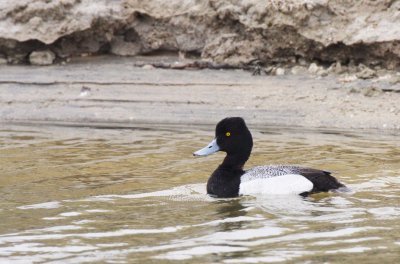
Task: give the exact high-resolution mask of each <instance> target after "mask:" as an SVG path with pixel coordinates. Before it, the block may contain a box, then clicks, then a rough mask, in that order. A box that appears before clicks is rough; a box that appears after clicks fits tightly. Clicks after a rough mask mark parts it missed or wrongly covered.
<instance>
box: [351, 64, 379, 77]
mask: <svg viewBox="0 0 400 264" xmlns="http://www.w3.org/2000/svg"><path fill="white" fill-rule="evenodd" d="M360 70H361V71H359V72H358V73H356V76H357V78H359V79H363V80H366V79H372V78H375V77H377V76H378V75H377V74H376V71H374V70H372V69H370V68H368V67H367V66H364V67H360Z"/></svg>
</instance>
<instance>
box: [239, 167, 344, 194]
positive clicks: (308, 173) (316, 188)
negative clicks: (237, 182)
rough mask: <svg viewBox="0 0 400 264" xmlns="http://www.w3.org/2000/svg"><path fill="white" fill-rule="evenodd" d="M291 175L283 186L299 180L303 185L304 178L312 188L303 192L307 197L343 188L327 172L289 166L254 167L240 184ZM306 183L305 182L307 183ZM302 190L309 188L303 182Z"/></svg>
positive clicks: (242, 178) (245, 174)
mask: <svg viewBox="0 0 400 264" xmlns="http://www.w3.org/2000/svg"><path fill="white" fill-rule="evenodd" d="M286 175H291V176H290V177H285V178H287V179H288V181H285V184H289V183H290V184H292V183H294V180H295V179H296V181H297V180H299V182H300V183H302V184H303V182H302V181H301V178H303V177H304V178H306V179H307V180H308V181H309V182H311V183H312V186H311V188H310V189H308V190H304V192H303V194H305V195H307V194H310V193H316V192H327V191H329V190H334V189H338V188H341V187H345V186H344V185H343V184H342V183H340V182H339V181H338V180H337V179H336V178H335V177H333V176H332V175H331V173H330V172H329V171H324V170H317V169H312V168H307V167H298V166H290V165H271V166H258V167H254V168H252V169H250V170H248V171H246V172H245V173H244V174H243V175H242V177H241V182H242V183H245V182H248V181H253V180H257V181H258V180H260V179H268V178H275V177H277V176H286ZM292 175H298V176H302V177H298V178H296V177H293V176H292ZM308 181H307V182H308ZM304 186H305V187H304V188H306V187H308V186H310V185H307V184H306V182H304Z"/></svg>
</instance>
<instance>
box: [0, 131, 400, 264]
mask: <svg viewBox="0 0 400 264" xmlns="http://www.w3.org/2000/svg"><path fill="white" fill-rule="evenodd" d="M213 133H214V132H213V128H211V127H210V128H198V127H188V128H157V129H143V128H137V129H99V128H79V127H50V126H47V127H32V126H31V127H27V126H7V125H3V126H2V127H1V129H0V196H1V201H0V219H1V224H0V262H5V261H14V262H15V263H27V262H38V263H41V262H46V263H84V262H104V261H105V262H109V263H170V262H175V261H179V262H182V263H206V262H212V263H217V262H219V263H261V262H296V263H322V262H326V263H343V262H345V261H346V262H349V261H359V262H368V263H371V262H378V261H379V262H382V263H390V262H392V263H394V262H395V261H396V260H398V259H399V258H400V143H399V141H398V136H397V137H396V136H390V135H379V134H361V133H337V132H334V133H331V132H304V131H286V130H285V129H268V130H267V129H264V130H263V129H260V130H253V136H254V144H255V147H254V151H253V154H252V156H251V158H250V160H249V162H248V164H247V165H246V166H247V167H251V166H255V165H261V164H299V165H304V166H310V167H316V168H323V169H326V170H330V171H332V172H334V174H335V176H337V177H338V178H340V180H341V181H343V182H344V183H346V184H347V185H348V186H349V187H351V188H352V190H353V193H347V194H343V193H342V194H335V193H329V194H318V195H313V196H311V197H308V198H305V199H303V198H301V197H297V196H271V197H268V196H266V197H241V198H236V199H213V198H210V197H208V196H207V195H206V194H205V182H206V180H207V178H208V176H209V175H210V173H211V172H212V170H213V169H214V168H215V167H216V166H217V165H218V164H219V162H220V161H221V159H222V158H223V154H222V153H218V154H216V155H213V156H209V157H203V158H194V157H192V152H193V151H194V150H197V149H198V148H200V147H203V146H205V145H206V144H207V143H208V142H209V141H210V140H211V139H212V137H213ZM14 262H13V263H14Z"/></svg>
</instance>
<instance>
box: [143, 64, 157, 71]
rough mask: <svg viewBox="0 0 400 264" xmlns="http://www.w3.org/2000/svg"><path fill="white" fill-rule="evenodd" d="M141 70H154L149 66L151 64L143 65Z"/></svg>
mask: <svg viewBox="0 0 400 264" xmlns="http://www.w3.org/2000/svg"><path fill="white" fill-rule="evenodd" d="M142 69H145V70H152V69H154V66H153V65H151V64H146V65H143V67H142Z"/></svg>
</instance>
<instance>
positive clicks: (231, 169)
mask: <svg viewBox="0 0 400 264" xmlns="http://www.w3.org/2000/svg"><path fill="white" fill-rule="evenodd" d="M252 148H253V137H252V135H251V133H250V130H249V129H248V127H247V125H246V123H245V121H244V119H243V118H241V117H227V118H224V119H222V120H221V121H220V122H219V123H218V124H217V125H216V128H215V138H214V139H213V140H212V141H211V142H210V143H209V144H208V145H207V146H206V147H204V148H202V149H200V150H198V151H196V152H194V153H193V155H194V156H207V155H210V154H213V153H216V152H218V151H222V152H225V153H226V156H225V158H224V160H223V162H222V163H221V164H220V165H219V166H218V167H217V169H216V170H215V171H214V172H213V173H212V174H211V176H210V177H209V179H208V181H207V194H208V195H210V196H212V197H217V198H232V197H238V196H243V195H258V194H261V195H268V194H272V195H286V194H296V195H301V196H304V197H305V196H308V195H310V194H314V193H319V192H329V191H335V190H336V191H337V190H339V189H341V188H344V189H345V188H346V186H345V185H344V184H343V183H340V182H339V181H338V180H337V179H336V178H335V177H334V176H332V175H331V172H329V171H326V170H319V169H313V168H308V167H300V166H295V165H266V166H256V167H254V168H251V169H248V170H244V169H243V168H244V165H245V163H246V161H247V160H248V159H249V157H250V154H251V151H252Z"/></svg>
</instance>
